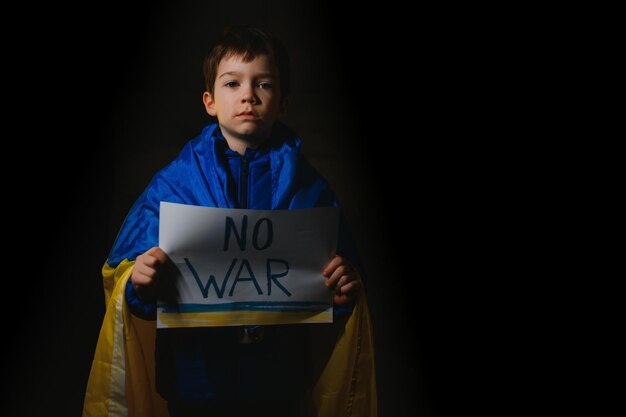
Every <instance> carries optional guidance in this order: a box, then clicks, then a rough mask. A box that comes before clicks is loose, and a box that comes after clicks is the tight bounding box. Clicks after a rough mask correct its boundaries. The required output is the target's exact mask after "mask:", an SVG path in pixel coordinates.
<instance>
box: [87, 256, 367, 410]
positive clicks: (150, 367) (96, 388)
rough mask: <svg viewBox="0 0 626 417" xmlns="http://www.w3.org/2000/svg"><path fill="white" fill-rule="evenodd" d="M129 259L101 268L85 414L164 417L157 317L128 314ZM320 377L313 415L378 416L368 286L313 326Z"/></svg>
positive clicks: (315, 388) (316, 386)
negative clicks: (334, 318) (330, 321)
mask: <svg viewBox="0 0 626 417" xmlns="http://www.w3.org/2000/svg"><path fill="white" fill-rule="evenodd" d="M133 265H134V262H129V261H128V260H124V261H123V262H122V263H120V264H119V265H118V266H117V268H111V267H109V266H108V264H105V266H104V268H103V269H102V276H103V278H104V292H105V301H106V305H107V308H106V313H105V316H104V321H103V324H102V328H101V330H100V336H99V338H98V344H97V346H96V352H95V356H94V360H93V364H92V367H91V373H90V375H89V381H88V383H87V391H86V394H85V402H84V405H83V417H105V416H107V417H126V416H128V417H169V413H168V412H167V404H166V402H165V401H164V400H163V399H162V398H161V397H160V396H159V394H158V393H157V392H156V389H155V375H154V373H155V363H154V348H155V340H156V322H154V321H144V320H141V319H139V318H137V317H135V316H133V315H132V314H131V313H130V311H128V308H127V306H126V301H125V296H124V293H125V291H124V290H125V288H126V282H127V281H128V279H129V277H130V275H131V273H132V269H133V268H132V266H133ZM311 326H313V327H312V331H313V332H314V338H313V340H314V344H313V349H314V351H315V352H316V356H317V360H318V378H317V381H316V383H315V385H314V387H313V390H312V398H311V408H312V410H311V412H312V416H316V417H376V416H377V396H376V377H375V366H374V349H373V338H372V332H371V323H370V318H369V312H368V308H367V300H366V298H365V292H364V291H363V290H361V293H360V295H359V298H358V302H357V304H356V306H355V308H354V311H353V312H352V314H351V315H350V316H349V318H348V319H347V320H345V321H341V322H339V323H335V324H334V325H311Z"/></svg>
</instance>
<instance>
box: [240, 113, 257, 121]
mask: <svg viewBox="0 0 626 417" xmlns="http://www.w3.org/2000/svg"><path fill="white" fill-rule="evenodd" d="M237 118H239V119H244V120H255V119H258V118H259V116H257V115H256V114H255V113H254V112H251V111H244V112H241V113H239V114H237Z"/></svg>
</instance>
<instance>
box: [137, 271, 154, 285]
mask: <svg viewBox="0 0 626 417" xmlns="http://www.w3.org/2000/svg"><path fill="white" fill-rule="evenodd" d="M132 282H133V286H134V287H135V288H137V287H138V286H148V285H150V284H152V283H153V282H154V279H153V278H152V277H150V276H147V275H144V274H141V273H133V276H132Z"/></svg>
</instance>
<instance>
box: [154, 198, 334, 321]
mask: <svg viewBox="0 0 626 417" xmlns="http://www.w3.org/2000/svg"><path fill="white" fill-rule="evenodd" d="M338 223H339V211H338V209H337V208H334V207H322V208H312V209H300V210H274V211H264V210H242V209H223V208H213V207H200V206H191V205H183V204H174V203H166V202H161V214H160V222H159V246H160V247H161V248H162V249H163V250H164V251H165V252H166V253H167V254H168V256H169V257H170V258H171V259H172V260H173V261H174V263H175V264H176V266H177V267H178V270H179V272H180V275H179V276H178V278H177V281H176V286H177V290H178V302H177V304H165V303H164V302H163V301H161V300H159V302H158V303H157V326H158V327H161V328H163V327H201V326H232V325H244V324H245V325H252V324H287V323H327V322H332V291H331V290H329V289H328V288H326V286H325V281H326V278H325V277H324V276H323V275H322V269H323V268H324V266H325V265H326V263H327V262H328V261H329V260H330V259H331V257H332V256H333V255H334V254H335V251H336V248H337V230H338Z"/></svg>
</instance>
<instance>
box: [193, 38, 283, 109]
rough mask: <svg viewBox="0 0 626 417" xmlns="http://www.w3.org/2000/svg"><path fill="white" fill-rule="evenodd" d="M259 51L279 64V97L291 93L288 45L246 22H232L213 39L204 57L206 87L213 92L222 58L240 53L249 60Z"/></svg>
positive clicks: (277, 65) (246, 60)
mask: <svg viewBox="0 0 626 417" xmlns="http://www.w3.org/2000/svg"><path fill="white" fill-rule="evenodd" d="M260 55H267V56H268V57H269V59H270V62H272V63H273V64H274V65H275V66H276V68H278V76H279V78H280V94H281V96H280V99H281V101H282V100H284V99H285V98H286V97H287V96H288V95H289V89H290V85H289V75H290V74H289V72H290V68H289V55H288V53H287V49H286V48H285V46H284V45H283V44H282V43H281V42H280V41H279V40H278V39H277V38H275V37H274V36H272V35H270V34H269V33H267V32H264V31H262V30H261V29H257V28H252V27H246V26H231V27H228V28H226V29H225V30H224V32H223V33H222V36H221V37H220V38H219V39H217V41H215V43H213V46H212V47H211V50H210V52H209V54H208V55H207V57H206V58H205V59H204V65H203V72H204V83H205V87H206V90H207V91H208V92H209V93H210V94H211V95H213V94H214V92H215V78H216V77H217V67H218V65H219V63H220V62H221V61H222V59H224V58H226V57H231V56H238V57H241V58H242V59H243V61H244V62H250V61H252V60H254V59H255V58H256V57H258V56H260Z"/></svg>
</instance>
